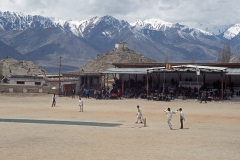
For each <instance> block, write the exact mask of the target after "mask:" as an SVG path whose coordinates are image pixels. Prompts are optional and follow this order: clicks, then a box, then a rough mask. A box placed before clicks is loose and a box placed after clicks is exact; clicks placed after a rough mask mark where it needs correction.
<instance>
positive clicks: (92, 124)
mask: <svg viewBox="0 0 240 160" xmlns="http://www.w3.org/2000/svg"><path fill="white" fill-rule="evenodd" d="M0 122H7V123H9V122H12V123H38V124H62V125H77V126H98V127H116V126H120V125H121V124H118V123H99V122H78V121H57V120H36V119H4V118H0Z"/></svg>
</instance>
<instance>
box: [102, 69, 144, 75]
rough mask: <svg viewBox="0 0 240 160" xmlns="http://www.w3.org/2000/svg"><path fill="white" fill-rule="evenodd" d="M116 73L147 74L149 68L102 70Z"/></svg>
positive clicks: (105, 72)
mask: <svg viewBox="0 0 240 160" xmlns="http://www.w3.org/2000/svg"><path fill="white" fill-rule="evenodd" d="M102 73H103V74H107V73H116V74H147V68H108V69H107V70H106V71H104V72H102Z"/></svg>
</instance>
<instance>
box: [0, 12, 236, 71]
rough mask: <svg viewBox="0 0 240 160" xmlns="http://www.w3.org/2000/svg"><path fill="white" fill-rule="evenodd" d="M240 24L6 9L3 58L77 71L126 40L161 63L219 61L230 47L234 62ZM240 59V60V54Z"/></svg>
mask: <svg viewBox="0 0 240 160" xmlns="http://www.w3.org/2000/svg"><path fill="white" fill-rule="evenodd" d="M239 32H240V24H230V25H226V26H210V27H209V26H204V25H202V24H195V28H194V27H188V26H187V25H184V24H180V23H170V22H165V21H163V20H160V19H148V20H145V21H141V20H136V21H134V22H130V23H129V22H127V21H124V20H118V19H116V18H114V17H112V16H103V17H93V18H91V19H88V20H82V21H72V20H68V21H66V20H60V19H57V18H49V17H43V16H40V15H35V16H31V15H25V14H23V13H16V12H1V11H0V58H5V57H6V56H9V57H13V58H15V59H24V60H31V61H34V62H35V63H37V64H38V65H40V66H41V67H43V68H44V69H45V70H46V71H47V72H49V73H54V72H57V71H58V68H59V62H60V56H61V57H62V58H61V63H62V71H70V70H77V69H79V68H80V67H82V66H84V65H85V64H87V63H88V62H89V61H91V60H92V59H94V57H96V56H97V55H99V54H102V53H106V52H108V51H111V50H112V49H113V48H114V45H115V43H117V42H120V41H124V42H127V43H128V48H131V49H132V50H134V51H135V52H138V53H141V54H142V55H143V56H145V57H148V58H150V59H153V60H155V61H157V62H164V60H165V59H166V57H167V58H168V61H169V62H191V61H193V60H194V61H195V62H215V61H216V59H217V56H218V54H219V53H220V52H221V50H222V48H223V46H224V45H225V44H226V43H229V44H230V45H231V53H232V62H239V58H236V57H235V55H237V53H238V52H239V50H240V43H239V42H240V34H239ZM238 57H239V56H238Z"/></svg>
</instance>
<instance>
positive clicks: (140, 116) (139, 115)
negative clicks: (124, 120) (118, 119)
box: [136, 106, 142, 123]
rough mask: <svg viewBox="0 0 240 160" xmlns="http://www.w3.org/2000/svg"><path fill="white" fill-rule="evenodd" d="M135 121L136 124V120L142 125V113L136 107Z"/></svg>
mask: <svg viewBox="0 0 240 160" xmlns="http://www.w3.org/2000/svg"><path fill="white" fill-rule="evenodd" d="M136 115H137V121H136V123H138V120H140V123H142V111H141V108H140V107H139V106H137V114H136Z"/></svg>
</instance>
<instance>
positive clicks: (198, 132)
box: [0, 94, 240, 160]
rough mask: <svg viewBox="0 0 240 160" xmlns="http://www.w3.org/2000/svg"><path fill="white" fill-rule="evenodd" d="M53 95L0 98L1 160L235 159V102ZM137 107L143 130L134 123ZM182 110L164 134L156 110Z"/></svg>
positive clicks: (239, 114)
mask: <svg viewBox="0 0 240 160" xmlns="http://www.w3.org/2000/svg"><path fill="white" fill-rule="evenodd" d="M51 97H52V95H47V94H42V95H41V94H40V95H39V94H1V95H0V102H1V103H0V115H1V116H0V128H1V131H0V159H3V160H9V159H13V160H15V159H18V160H20V159H24V160H36V159H39V160H40V159H41V160H43V159H47V160H49V159H51V160H60V159H62V160H69V159H71V160H75V159H104V160H106V159H111V160H112V159H130V160H133V159H143V160H145V159H149V160H155V159H156V160H158V159H194V160H197V159H199V160H203V159H204V160H205V159H208V160H214V159H216V160H218V159H226V160H235V159H236V160H238V159H239V158H240V152H239V151H240V101H236V100H232V101H225V102H224V103H219V102H209V103H207V104H204V103H203V104H200V103H198V102H196V101H194V100H187V101H182V100H174V101H171V102H159V101H147V100H142V99H137V100H136V99H124V100H94V99H85V98H84V99H83V100H84V112H83V113H82V112H79V107H78V99H77V98H76V99H72V98H70V97H58V98H57V105H56V107H50V106H51ZM137 105H140V107H141V108H142V112H143V116H144V118H146V119H147V127H143V124H135V121H136V112H137V108H136V106H137ZM168 107H170V108H171V109H173V110H177V109H178V108H180V107H181V108H183V111H184V113H185V118H186V121H185V122H184V129H182V130H181V129H178V128H179V127H180V122H179V113H178V114H176V115H173V119H172V125H173V128H174V130H170V129H169V127H168V125H167V122H166V114H165V113H164V112H163V111H164V110H165V109H166V108H168Z"/></svg>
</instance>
